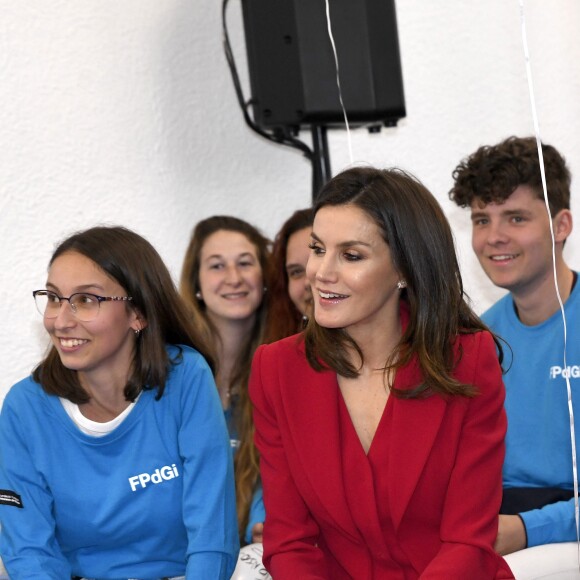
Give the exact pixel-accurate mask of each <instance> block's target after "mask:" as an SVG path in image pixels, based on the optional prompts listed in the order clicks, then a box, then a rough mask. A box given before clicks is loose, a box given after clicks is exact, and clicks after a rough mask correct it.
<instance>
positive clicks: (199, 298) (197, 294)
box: [195, 290, 201, 300]
mask: <svg viewBox="0 0 580 580" xmlns="http://www.w3.org/2000/svg"><path fill="white" fill-rule="evenodd" d="M195 297H196V298H197V299H198V300H201V291H200V290H198V291H197V292H196V293H195Z"/></svg>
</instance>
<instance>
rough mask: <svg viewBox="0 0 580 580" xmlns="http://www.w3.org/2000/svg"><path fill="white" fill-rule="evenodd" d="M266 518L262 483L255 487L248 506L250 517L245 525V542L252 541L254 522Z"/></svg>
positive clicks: (259, 521) (260, 521)
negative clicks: (250, 503)
mask: <svg viewBox="0 0 580 580" xmlns="http://www.w3.org/2000/svg"><path fill="white" fill-rule="evenodd" d="M265 519H266V508H265V507H264V495H263V492H262V485H261V484H260V486H259V487H258V489H256V491H255V492H254V496H253V497H252V505H251V506H250V519H249V520H248V525H247V526H246V534H245V536H244V539H245V540H246V543H248V544H251V543H252V529H253V527H254V526H255V525H256V524H261V523H264V520H265Z"/></svg>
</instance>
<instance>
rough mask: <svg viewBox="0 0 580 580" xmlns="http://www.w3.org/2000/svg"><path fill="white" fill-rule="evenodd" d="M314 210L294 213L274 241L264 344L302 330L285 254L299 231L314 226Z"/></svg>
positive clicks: (301, 319) (300, 316)
mask: <svg viewBox="0 0 580 580" xmlns="http://www.w3.org/2000/svg"><path fill="white" fill-rule="evenodd" d="M313 220H314V212H313V210H312V208H307V209H299V210H297V211H295V212H294V213H293V214H292V215H291V216H290V217H289V218H288V219H287V220H286V221H285V222H284V224H283V225H282V227H281V228H280V231H279V232H278V234H277V235H276V238H275V239H274V247H273V249H272V277H271V282H270V287H269V292H270V309H269V311H268V323H267V331H266V339H265V342H274V341H275V340H280V339H281V338H285V337H286V336H290V335H292V334H295V333H296V332H299V331H301V330H302V323H303V322H302V321H303V316H302V313H301V312H299V311H298V309H297V308H296V306H294V303H293V302H292V300H291V299H290V295H289V294H288V272H287V271H286V252H287V250H288V240H289V239H290V237H291V236H292V234H295V233H296V232H299V231H300V230H303V229H305V228H311V227H312V221H313Z"/></svg>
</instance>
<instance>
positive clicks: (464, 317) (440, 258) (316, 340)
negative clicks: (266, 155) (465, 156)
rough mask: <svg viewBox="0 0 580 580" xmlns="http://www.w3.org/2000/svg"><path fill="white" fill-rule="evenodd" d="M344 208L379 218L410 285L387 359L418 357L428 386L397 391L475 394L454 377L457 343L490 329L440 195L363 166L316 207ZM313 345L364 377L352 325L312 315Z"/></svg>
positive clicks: (400, 362)
mask: <svg viewBox="0 0 580 580" xmlns="http://www.w3.org/2000/svg"><path fill="white" fill-rule="evenodd" d="M339 205H352V206H354V207H358V208H359V209H361V210H363V211H364V212H365V213H366V214H367V215H368V216H369V217H370V218H372V220H373V221H374V222H375V223H376V224H377V226H378V227H379V229H380V231H381V233H382V236H383V239H384V240H385V242H386V243H387V244H388V246H389V249H390V252H391V256H392V259H393V263H394V267H395V268H396V269H397V271H398V272H399V273H400V274H401V277H402V278H403V279H404V280H405V281H406V283H407V286H406V288H405V289H404V290H402V292H401V300H405V301H406V302H407V303H408V307H409V323H408V325H407V328H406V329H405V331H404V333H403V335H402V337H401V339H400V341H399V343H398V345H397V346H396V348H395V349H394V351H393V353H392V354H391V355H390V356H389V358H388V359H387V361H385V369H389V370H392V371H394V370H396V369H397V368H400V367H403V366H405V365H407V364H408V363H409V362H410V361H411V360H412V359H413V358H415V357H416V359H417V361H418V363H419V367H420V369H421V371H422V375H423V383H422V384H421V385H417V387H416V388H414V389H412V390H410V391H398V390H396V389H392V392H393V394H395V395H397V396H400V397H404V398H413V397H420V396H425V395H427V394H429V393H440V394H446V395H464V396H473V395H475V394H476V393H475V389H474V387H473V386H472V385H464V384H461V383H459V382H458V381H457V380H456V379H454V378H453V376H452V372H453V369H454V367H455V366H456V364H457V362H458V361H457V360H456V359H455V357H454V354H453V353H454V351H453V344H454V342H455V340H456V338H457V336H458V335H459V334H460V333H474V332H477V331H481V330H488V328H487V327H486V325H485V324H484V323H483V322H482V321H481V320H480V319H479V318H478V317H477V316H476V315H475V313H474V312H473V311H472V310H471V308H470V307H469V305H468V304H467V302H466V300H465V294H464V291H463V284H462V280H461V274H460V271H459V264H458V262H457V256H456V253H455V246H454V241H453V235H452V233H451V228H450V227H449V223H448V221H447V219H446V217H445V215H444V213H443V211H442V209H441V207H440V206H439V204H438V203H437V200H436V199H435V198H434V197H433V195H432V194H431V193H430V192H429V191H428V190H427V189H426V188H425V186H423V185H422V184H421V183H420V182H419V181H418V180H417V179H416V178H414V177H413V176H411V175H409V174H408V173H405V172H404V171H402V170H398V169H385V170H379V169H375V168H371V167H357V168H353V169H348V170H346V171H344V172H342V173H340V174H339V175H337V176H336V177H334V178H333V179H331V180H330V181H329V182H328V183H327V184H326V185H325V186H324V187H323V189H322V190H321V192H320V195H319V197H318V200H317V203H316V206H315V212H317V211H318V210H319V209H320V208H321V207H324V206H339ZM494 339H495V337H494ZM495 340H496V345H497V346H498V349H499V352H500V357H501V347H500V345H499V342H498V341H497V339H495ZM305 343H306V354H307V357H308V361H309V363H310V365H311V366H312V367H313V368H314V369H316V370H322V369H324V368H331V369H333V370H335V371H336V372H337V373H338V374H339V375H342V376H345V377H349V378H354V377H356V376H358V374H359V369H358V368H355V366H354V365H353V364H352V362H351V361H350V359H349V357H348V355H347V351H348V350H349V349H350V350H352V349H354V350H355V352H357V353H358V355H359V357H360V360H361V361H362V360H363V354H362V352H361V350H360V348H359V347H358V345H357V344H356V342H355V341H354V340H353V339H352V338H351V337H350V336H349V335H348V333H347V332H346V331H345V330H344V329H330V328H323V327H321V326H319V325H318V324H317V323H316V321H315V320H314V319H311V320H310V321H309V323H308V326H307V329H306V332H305ZM361 364H362V363H361Z"/></svg>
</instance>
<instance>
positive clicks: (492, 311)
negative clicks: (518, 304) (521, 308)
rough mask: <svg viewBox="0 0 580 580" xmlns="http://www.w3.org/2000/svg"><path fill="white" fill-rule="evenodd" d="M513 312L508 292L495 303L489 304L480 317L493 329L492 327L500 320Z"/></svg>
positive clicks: (511, 299) (511, 300)
mask: <svg viewBox="0 0 580 580" xmlns="http://www.w3.org/2000/svg"><path fill="white" fill-rule="evenodd" d="M510 312H513V298H512V295H511V294H510V293H509V292H508V293H507V294H506V295H505V296H503V297H502V298H500V299H499V300H498V301H497V302H496V303H495V304H493V305H492V306H490V307H489V308H488V309H487V310H486V311H485V312H484V313H483V314H482V315H481V319H482V320H483V321H484V322H485V323H486V324H487V325H488V326H489V327H490V328H491V329H492V330H493V327H494V326H495V325H496V324H497V323H498V322H500V321H502V320H505V318H506V315H509V313H510Z"/></svg>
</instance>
